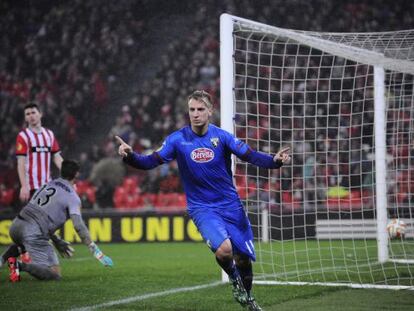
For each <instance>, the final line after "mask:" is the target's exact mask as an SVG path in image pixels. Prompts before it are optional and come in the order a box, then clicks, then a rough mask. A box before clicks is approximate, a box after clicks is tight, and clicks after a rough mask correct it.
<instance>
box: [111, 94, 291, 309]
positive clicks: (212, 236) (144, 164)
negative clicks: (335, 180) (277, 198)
mask: <svg viewBox="0 0 414 311" xmlns="http://www.w3.org/2000/svg"><path fill="white" fill-rule="evenodd" d="M188 113H189V117H190V125H189V126H186V127H184V128H182V129H180V130H178V131H175V132H173V133H172V134H170V135H169V136H168V137H167V138H166V139H165V141H164V143H163V144H162V146H161V148H160V149H159V150H157V151H156V152H154V153H152V154H151V155H141V154H138V153H136V152H134V151H133V150H132V147H131V146H129V145H128V144H126V143H125V142H124V141H123V140H122V139H121V138H120V137H118V136H116V137H115V138H116V140H117V141H118V143H119V144H120V146H119V149H118V153H119V154H120V155H121V156H122V157H123V160H124V162H126V163H127V164H128V165H130V166H132V167H135V168H138V169H145V170H147V169H152V168H154V167H156V166H158V165H160V164H163V163H166V162H169V161H172V160H174V159H176V160H177V163H178V167H179V171H180V177H181V180H182V183H183V185H184V190H185V193H186V198H187V209H188V214H189V216H190V217H191V219H192V220H193V221H194V223H195V225H196V226H197V228H198V230H199V231H200V233H201V235H202V236H203V239H204V240H205V241H206V243H207V245H208V246H209V247H210V249H211V250H212V251H213V252H214V254H215V257H216V261H217V263H218V264H219V265H220V266H221V268H222V269H223V270H224V271H225V272H226V273H227V274H228V276H229V278H230V281H231V283H232V286H233V296H234V298H235V299H236V300H237V301H238V302H239V303H240V304H241V305H242V306H247V307H248V308H249V310H261V308H260V307H259V305H258V304H257V303H256V301H255V299H254V298H253V296H252V294H251V289H252V281H253V271H252V263H251V262H252V260H253V261H254V260H255V259H256V257H255V250H254V245H253V232H252V229H251V226H250V222H249V219H248V217H247V215H246V213H245V211H244V209H243V206H242V203H241V201H240V198H239V195H238V193H237V191H236V188H235V186H234V184H233V177H232V171H231V154H235V155H236V156H237V157H238V158H240V159H241V160H244V161H247V162H249V163H251V164H254V165H257V166H259V167H263V168H268V169H276V168H280V167H281V166H282V165H283V163H286V162H287V161H289V159H290V156H289V148H284V149H281V150H280V151H279V152H278V153H276V155H274V156H271V155H268V154H264V153H261V152H257V151H255V150H253V149H252V148H250V147H249V146H248V145H247V144H245V143H244V142H242V141H240V140H239V139H237V138H235V137H234V136H233V135H231V134H230V133H228V132H226V131H225V130H223V129H221V128H219V127H217V126H215V125H213V124H210V117H211V115H212V113H213V106H212V101H211V96H210V95H209V94H208V93H207V92H205V91H195V92H193V93H192V94H191V95H190V96H189V97H188Z"/></svg>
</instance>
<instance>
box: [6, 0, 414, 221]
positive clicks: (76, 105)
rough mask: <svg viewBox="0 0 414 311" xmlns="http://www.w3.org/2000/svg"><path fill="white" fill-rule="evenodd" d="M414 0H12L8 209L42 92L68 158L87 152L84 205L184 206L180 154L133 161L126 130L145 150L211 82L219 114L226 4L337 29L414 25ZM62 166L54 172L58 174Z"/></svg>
mask: <svg viewBox="0 0 414 311" xmlns="http://www.w3.org/2000/svg"><path fill="white" fill-rule="evenodd" d="M413 3H414V2H412V1H409V0H406V1H404V0H401V1H388V0H379V1H374V0H360V1H321V0H317V1H306V0H296V1H281V0H280V1H263V0H259V1H247V0H245V1H225V0H224V1H222V0H207V1H178V0H175V1H161V0H142V1H127V0H121V1H97V0H85V1H82V0H78V1H1V3H0V46H1V48H0V120H1V122H0V172H1V175H0V213H7V214H8V215H12V214H15V213H16V212H17V211H18V210H19V209H20V208H21V203H20V202H19V201H18V191H19V187H20V186H19V182H18V177H17V172H16V158H15V138H16V135H17V133H18V131H19V130H20V129H21V128H22V127H23V125H24V122H23V112H22V108H23V107H24V105H25V104H26V103H28V102H30V101H34V102H36V103H38V104H39V106H40V107H41V109H42V111H43V125H44V126H46V127H49V128H51V129H52V130H53V131H54V132H55V134H56V136H57V138H58V140H59V142H60V146H61V150H62V155H63V157H64V158H72V159H77V160H79V161H80V162H81V164H82V174H81V177H80V181H79V183H78V191H79V194H80V196H81V198H82V201H83V207H84V209H85V210H86V209H91V210H94V211H102V210H104V209H108V208H112V207H115V208H126V209H127V210H128V211H130V212H131V211H133V212H141V211H142V212H150V213H154V212H155V213H157V212H162V213H165V212H178V213H182V212H183V211H184V210H185V199H184V197H183V194H182V188H181V186H180V182H179V179H178V173H177V167H176V164H175V162H173V163H170V164H168V165H164V166H161V167H159V168H157V169H155V170H152V171H150V172H143V171H136V170H131V169H126V167H125V166H124V165H123V164H122V163H121V161H120V160H119V158H118V156H117V155H116V148H115V147H116V146H115V142H114V139H113V137H114V135H119V136H121V137H122V138H123V139H124V140H126V141H128V142H129V143H130V144H131V145H133V147H134V149H135V150H137V151H139V152H144V153H145V152H150V151H151V150H152V149H153V148H154V149H156V148H157V147H158V146H159V145H160V143H161V142H162V140H163V138H164V137H165V136H166V135H167V134H168V133H170V132H171V131H173V130H175V129H177V128H180V127H182V126H183V125H185V124H186V123H187V117H186V112H185V110H186V97H187V95H188V94H189V93H190V92H192V91H193V90H195V89H205V90H207V91H209V92H210V93H211V94H212V95H213V97H214V104H215V107H216V108H217V110H216V113H215V115H214V120H213V121H214V122H215V123H218V122H219V118H218V116H219V113H218V111H219V108H220V103H219V98H220V89H219V83H220V72H219V16H220V14H222V13H224V12H227V13H230V14H234V15H237V16H241V17H245V18H249V19H253V20H257V21H260V22H264V23H267V24H271V25H275V26H279V27H284V28H293V29H303V30H314V31H327V32H374V31H388V30H400V29H409V28H414V14H413V12H414V4H413ZM56 174H57V172H56V171H54V172H53V175H54V176H56Z"/></svg>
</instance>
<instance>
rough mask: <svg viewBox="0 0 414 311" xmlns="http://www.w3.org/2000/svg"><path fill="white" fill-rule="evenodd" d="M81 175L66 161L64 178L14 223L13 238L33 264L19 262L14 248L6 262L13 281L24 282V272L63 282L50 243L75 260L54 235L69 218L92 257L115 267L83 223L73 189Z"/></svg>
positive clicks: (7, 253)
mask: <svg viewBox="0 0 414 311" xmlns="http://www.w3.org/2000/svg"><path fill="white" fill-rule="evenodd" d="M78 171H79V164H78V163H77V162H74V161H70V160H65V161H63V163H62V169H61V178H57V179H55V180H52V181H51V182H49V183H47V184H45V185H44V186H42V188H40V189H39V190H37V191H36V193H35V194H34V195H33V197H32V199H31V200H30V202H29V203H28V204H27V205H26V206H25V207H24V208H23V209H22V211H21V212H20V213H19V215H18V216H17V217H16V218H15V219H14V220H13V223H12V225H11V227H10V237H11V238H12V239H13V242H15V243H16V244H18V245H21V244H23V245H24V246H25V248H26V250H27V251H28V252H29V254H30V256H31V258H32V262H31V263H23V262H20V261H17V259H16V257H17V256H19V254H18V252H17V253H16V252H15V250H16V248H13V247H10V248H9V249H7V250H6V251H5V252H4V253H3V255H2V257H3V258H2V259H3V260H7V261H8V264H9V269H10V281H11V282H18V281H20V271H25V272H28V273H29V274H31V275H32V276H34V277H35V278H37V279H40V280H59V279H60V278H61V273H60V266H59V260H58V258H57V255H56V253H55V251H54V249H53V246H52V245H51V244H50V243H49V239H52V241H53V244H54V246H55V247H56V249H57V250H58V251H59V253H60V254H61V255H62V257H72V255H73V252H74V249H73V248H72V247H71V246H70V244H69V243H68V242H66V241H64V240H62V239H60V238H58V237H57V236H56V235H54V232H55V231H56V230H57V229H58V228H60V227H61V226H62V225H63V224H64V223H65V222H66V221H67V220H68V219H69V218H70V219H72V221H73V224H74V227H75V230H76V232H77V233H78V235H79V237H80V238H81V240H82V242H83V243H84V244H86V245H87V246H88V247H89V250H90V251H91V253H92V254H93V255H94V256H95V258H96V259H98V260H99V261H100V262H101V263H102V264H103V265H104V266H110V267H112V266H113V263H112V260H111V258H109V257H108V256H105V255H104V254H103V253H102V252H101V250H100V249H99V247H98V246H97V245H96V244H95V243H94V242H93V241H92V240H91V238H90V235H89V231H88V229H87V228H86V226H85V223H84V222H83V219H82V216H81V212H80V206H81V201H80V198H79V196H78V195H77V193H76V191H75V189H74V188H73V184H74V181H75V179H76V176H77V174H78Z"/></svg>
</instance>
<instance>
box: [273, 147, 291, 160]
mask: <svg viewBox="0 0 414 311" xmlns="http://www.w3.org/2000/svg"><path fill="white" fill-rule="evenodd" d="M289 151H290V147H285V148H282V149H280V150H279V151H278V153H276V155H275V157H274V158H273V161H282V163H286V162H288V161H290V154H289Z"/></svg>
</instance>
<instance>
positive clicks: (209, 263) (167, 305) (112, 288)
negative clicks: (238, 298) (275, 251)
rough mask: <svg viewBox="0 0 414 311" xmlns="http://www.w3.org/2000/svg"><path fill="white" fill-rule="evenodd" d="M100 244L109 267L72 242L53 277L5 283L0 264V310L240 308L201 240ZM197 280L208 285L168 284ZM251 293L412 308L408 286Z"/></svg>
mask: <svg viewBox="0 0 414 311" xmlns="http://www.w3.org/2000/svg"><path fill="white" fill-rule="evenodd" d="M100 246H101V249H102V250H103V251H104V253H106V254H107V255H109V256H110V257H112V259H113V260H114V262H115V266H114V268H112V269H111V268H104V267H103V266H101V264H100V263H99V262H98V261H96V260H95V259H94V258H93V257H92V256H91V254H90V253H89V252H88V250H87V248H86V247H85V246H83V245H76V246H75V248H76V253H75V257H74V258H73V259H69V260H66V259H65V260H61V265H62V273H63V279H62V280H61V281H59V282H41V281H37V280H34V279H32V278H31V277H30V276H29V275H28V274H26V273H23V274H22V281H21V282H20V283H14V284H12V283H10V282H9V281H8V271H7V267H3V268H2V269H1V271H0V292H1V294H0V297H1V299H0V310H73V309H77V308H78V309H79V308H84V309H83V310H94V309H95V308H96V309H99V310H102V309H104V310H182V311H186V310H199V311H203V310H205V311H207V310H214V311H220V310H229V311H232V310H243V308H242V307H241V306H239V305H238V304H237V303H236V302H235V301H234V300H233V297H232V295H231V288H230V285H228V284H217V283H216V282H217V281H219V280H220V277H221V271H220V270H219V269H218V266H217V264H216V263H215V260H214V257H213V255H212V253H211V252H210V251H209V250H208V248H207V247H206V246H205V244H203V243H139V244H101V245H100ZM3 248H4V247H0V251H2V250H3ZM255 269H256V270H258V271H259V270H260V267H258V266H255ZM197 285H209V286H207V287H202V288H199V289H196V290H192V291H181V292H180V290H176V289H181V288H190V287H194V286H197ZM253 292H254V294H255V296H256V298H257V301H258V302H259V303H260V305H261V306H262V307H263V309H264V310H289V311H293V310H318V311H320V310H335V311H337V310H412V308H413V306H414V292H413V291H411V290H399V291H395V290H375V289H350V288H346V287H323V286H310V285H306V286H280V285H278V286H269V285H255V286H254V289H253ZM105 303H106V306H105V307H102V306H99V305H100V304H105ZM108 303H112V305H109V304H108Z"/></svg>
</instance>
